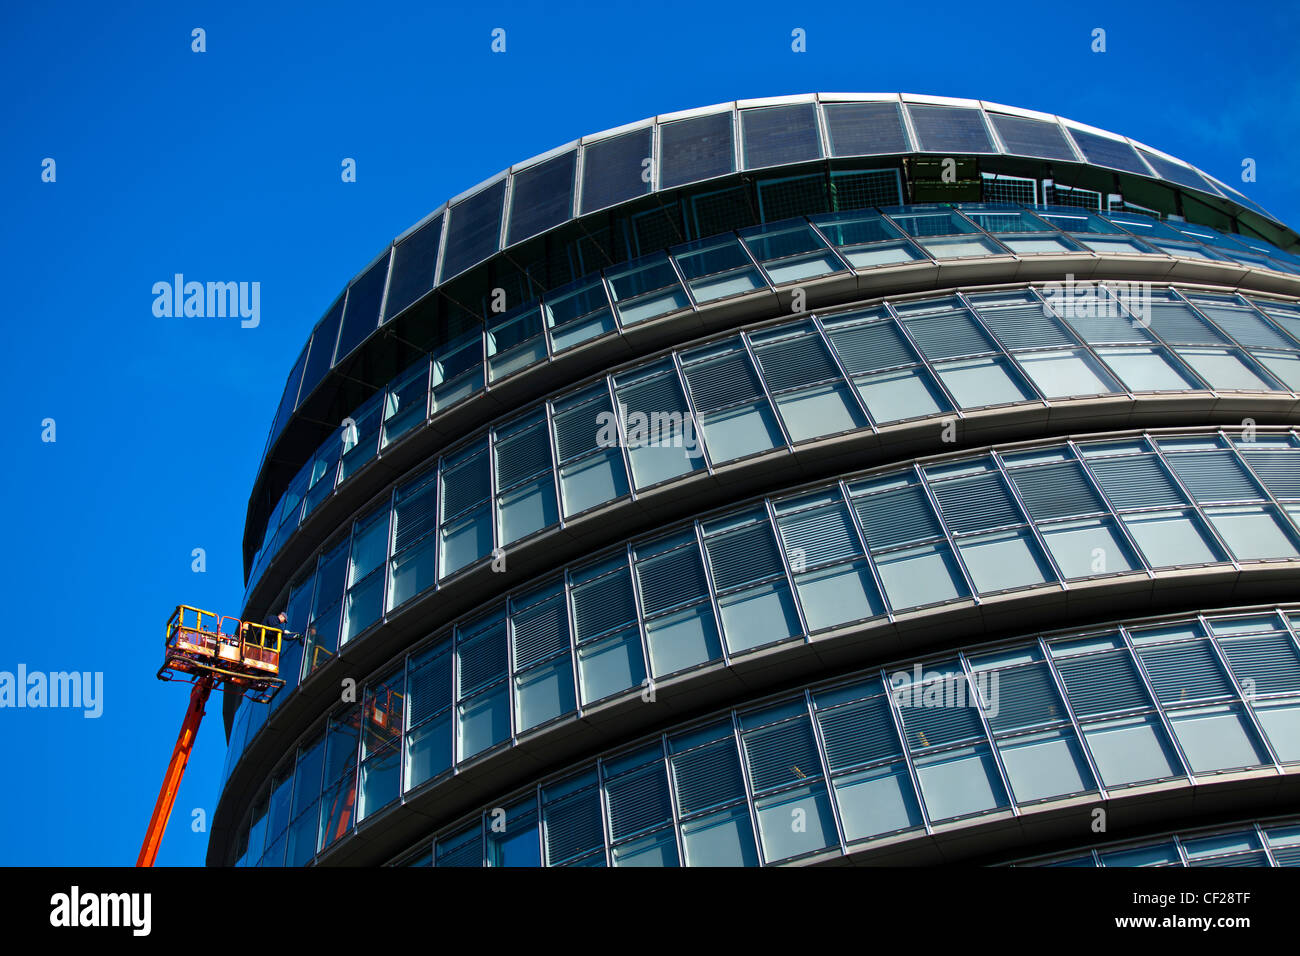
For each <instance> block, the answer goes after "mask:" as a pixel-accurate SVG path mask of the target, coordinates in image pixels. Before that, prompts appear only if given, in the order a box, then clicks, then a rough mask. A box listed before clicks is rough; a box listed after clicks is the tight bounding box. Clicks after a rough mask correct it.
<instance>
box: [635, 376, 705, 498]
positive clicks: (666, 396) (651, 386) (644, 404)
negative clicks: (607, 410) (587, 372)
mask: <svg viewBox="0 0 1300 956" xmlns="http://www.w3.org/2000/svg"><path fill="white" fill-rule="evenodd" d="M616 393H617V396H618V404H619V412H620V415H621V417H622V424H623V433H624V435H625V436H626V443H627V449H628V452H627V454H628V459H629V461H630V462H631V464H632V478H633V480H634V481H635V482H636V486H637V488H646V487H649V486H650V485H654V484H658V483H659V482H661V481H667V480H668V479H670V478H677V477H679V476H681V475H685V474H689V473H690V472H692V471H698V470H699V469H701V468H703V467H704V450H703V448H702V447H701V446H700V443H699V441H698V440H697V437H696V434H695V421H694V419H693V418H691V413H690V411H689V409H687V407H686V397H685V395H683V393H682V386H681V383H680V382H679V381H678V379H677V373H676V371H675V370H674V369H673V367H672V364H671V363H665V364H660V365H657V366H652V367H650V368H649V369H645V370H642V371H638V372H636V373H630V374H628V375H626V376H621V377H620V379H619V381H618V387H617V389H616Z"/></svg>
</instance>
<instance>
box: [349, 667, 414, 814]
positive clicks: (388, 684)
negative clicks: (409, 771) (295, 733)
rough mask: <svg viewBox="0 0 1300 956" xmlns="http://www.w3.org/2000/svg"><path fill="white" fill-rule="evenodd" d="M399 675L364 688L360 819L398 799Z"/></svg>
mask: <svg viewBox="0 0 1300 956" xmlns="http://www.w3.org/2000/svg"><path fill="white" fill-rule="evenodd" d="M402 676H403V675H402V672H401V671H400V670H397V671H394V672H393V673H391V674H389V675H388V676H386V677H385V678H383V679H382V680H380V681H378V682H377V683H374V684H371V685H369V686H367V687H366V692H365V696H364V698H363V704H362V708H361V786H360V789H359V791H358V794H357V802H358V804H359V806H358V809H357V816H358V817H359V818H361V819H364V818H365V817H367V816H369V815H370V814H372V813H374V812H375V811H376V810H378V809H380V808H381V807H384V806H386V805H387V804H389V803H390V802H392V801H393V800H396V799H397V794H398V791H399V789H400V786H399V785H400V783H401V761H400V747H401V739H402V720H403V714H402V710H403V705H404V704H405V698H404V697H403V695H402Z"/></svg>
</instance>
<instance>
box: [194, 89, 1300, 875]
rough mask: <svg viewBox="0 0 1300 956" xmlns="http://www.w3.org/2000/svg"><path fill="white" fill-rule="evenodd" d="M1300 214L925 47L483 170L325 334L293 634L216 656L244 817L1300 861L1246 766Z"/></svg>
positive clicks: (387, 847) (1275, 605)
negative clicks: (1089, 815)
mask: <svg viewBox="0 0 1300 956" xmlns="http://www.w3.org/2000/svg"><path fill="white" fill-rule="evenodd" d="M950 154H956V159H957V162H958V167H959V171H960V175H959V177H958V180H959V181H958V182H953V181H951V180H942V179H939V178H937V177H938V175H939V174H938V172H937V170H938V168H939V164H940V163H941V162H942V160H943V159H944V158H945V157H947V156H948V155H950ZM1049 162H1052V163H1057V164H1064V165H1058V166H1055V167H1049V166H1048V163H1049ZM932 170H934V172H933V176H934V177H936V178H934V179H933V181H931V179H930V178H928V177H931V176H932V172H931V171H932ZM936 198H940V199H943V200H944V201H942V202H936V201H921V200H922V199H925V200H935V199H936ZM1297 248H1300V238H1298V237H1297V236H1296V235H1295V233H1293V232H1292V231H1290V230H1289V229H1287V228H1286V227H1285V226H1282V225H1281V224H1279V223H1276V222H1273V221H1272V220H1270V219H1269V218H1268V217H1267V215H1266V214H1264V213H1263V212H1262V210H1260V209H1259V208H1258V207H1256V206H1254V205H1253V204H1252V203H1250V202H1249V200H1247V199H1246V198H1245V197H1243V196H1241V195H1239V194H1237V193H1236V192H1234V191H1233V190H1231V189H1229V188H1228V187H1227V186H1224V185H1222V184H1219V183H1218V182H1217V181H1216V180H1213V179H1212V178H1210V177H1208V176H1206V175H1205V174H1202V173H1200V172H1199V171H1197V170H1195V169H1194V168H1192V167H1190V166H1187V165H1185V164H1183V163H1181V162H1179V161H1177V160H1173V159H1171V158H1169V157H1166V156H1164V155H1163V154H1159V153H1157V152H1155V151H1153V150H1151V149H1149V148H1148V147H1145V146H1144V145H1142V144H1140V143H1135V142H1133V141H1131V140H1127V139H1125V138H1123V137H1118V136H1114V135H1112V134H1107V133H1102V132H1101V131H1098V130H1093V129H1091V128H1081V127H1079V126H1078V124H1073V123H1069V122H1068V121H1062V120H1060V119H1059V118H1058V117H1052V116H1048V115H1044V114H1034V113H1027V112H1025V111H1017V110H1012V109H1011V108H1009V107H1007V108H1004V107H997V106H994V105H990V104H982V103H975V102H970V101H959V100H941V99H936V98H926V97H911V96H876V95H862V96H848V95H845V96H836V97H823V96H808V97H789V98H783V99H780V100H772V101H746V102H743V103H738V104H731V105H729V106H724V107H720V108H711V109H705V110H697V111H692V112H690V113H686V114H679V115H673V116H666V117H662V118H660V119H657V120H653V121H646V122H644V123H640V124H634V125H632V126H629V127H624V128H621V129H619V130H617V131H614V132H612V133H611V134H608V135H598V136H595V137H588V138H586V139H584V140H582V141H580V142H578V143H576V144H570V145H568V146H565V147H563V148H562V149H558V150H555V151H553V152H551V153H548V154H546V155H544V156H542V157H539V158H538V159H536V160H534V161H531V162H529V163H524V164H520V165H518V166H515V167H512V168H511V170H509V171H507V172H506V173H502V174H500V175H498V176H496V177H494V178H492V179H491V180H488V181H487V182H485V184H484V185H483V186H482V187H481V188H478V189H475V190H472V191H470V192H468V193H466V194H464V195H463V196H461V197H459V198H458V199H456V200H455V201H453V202H451V203H450V204H448V205H447V206H446V207H444V208H442V209H439V210H437V211H436V212H435V214H434V215H433V216H431V217H430V218H428V219H427V220H425V221H424V222H422V223H421V224H420V225H419V226H418V227H416V228H414V229H413V230H411V231H410V232H409V233H408V234H406V235H405V236H403V237H402V238H401V239H399V240H398V241H396V242H395V243H393V244H391V245H390V246H389V248H388V249H387V250H386V251H385V252H384V253H383V254H382V255H381V256H379V257H378V258H377V259H375V260H374V261H373V262H372V263H370V265H368V266H367V267H366V268H365V269H363V270H362V271H361V273H359V274H358V276H357V277H356V278H355V279H354V280H353V281H352V282H350V283H349V284H348V285H347V287H346V289H345V291H344V292H343V293H342V294H341V295H340V296H339V297H338V298H337V300H336V301H335V302H334V303H333V305H332V306H331V308H330V309H329V310H328V312H327V313H326V316H325V318H324V319H322V320H321V322H320V323H319V325H318V326H317V328H316V329H315V330H314V331H313V333H312V335H311V337H310V339H309V341H308V343H307V345H306V346H305V347H304V349H303V350H302V353H301V354H300V355H299V356H298V358H297V361H296V363H295V364H294V366H293V372H292V373H291V377H290V381H289V383H287V385H286V387H285V389H284V392H283V396H282V399H281V402H280V405H279V407H278V408H277V409H276V410H275V415H274V418H273V424H272V431H271V435H270V438H269V440H268V445H267V451H266V453H265V461H264V467H263V468H262V470H261V471H260V473H259V477H258V479H257V482H256V485H255V488H254V494H253V497H252V499H251V501H250V508H249V516H248V522H247V525H246V528H245V557H246V561H247V579H246V593H245V607H244V617H246V618H250V619H262V618H265V617H268V616H269V615H271V614H274V613H276V612H278V611H280V610H281V609H283V610H284V612H285V614H286V615H287V617H288V625H287V630H288V631H289V632H291V633H292V634H295V635H299V636H300V637H299V638H298V639H295V640H292V641H290V642H289V643H287V644H286V646H285V648H284V652H283V656H282V660H281V676H282V677H283V678H284V679H285V681H286V686H285V687H284V688H283V689H282V690H281V691H280V693H278V694H277V695H276V697H275V698H274V699H273V700H272V701H271V702H270V703H269V704H268V705H253V704H250V703H247V702H242V703H241V702H237V701H235V700H234V699H231V700H227V701H226V702H225V707H224V716H225V718H226V721H227V733H228V740H229V752H228V755H227V760H226V766H225V769H224V773H223V778H222V780H223V783H222V786H223V793H222V796H221V800H220V802H219V804H218V807H217V810H216V812H215V815H214V820H213V825H212V828H211V829H212V839H211V843H210V846H209V862H210V863H212V864H215V865H238V866H285V865H290V866H300V865H313V864H314V865H332V864H339V863H361V864H382V863H393V864H403V865H407V864H411V865H416V864H418V865H434V866H493V867H496V866H508V867H534V866H547V867H550V866H768V865H786V864H809V863H817V862H823V861H832V860H836V859H841V858H844V857H851V858H852V859H853V860H854V861H858V862H867V863H872V862H900V861H901V862H915V861H918V860H923V859H926V858H927V857H926V854H927V853H929V854H930V856H929V857H928V858H929V859H931V860H933V859H934V858H935V857H934V851H935V850H936V848H938V849H939V850H940V854H941V855H942V856H943V858H945V859H949V858H951V859H952V860H963V859H964V860H966V861H968V862H981V863H990V864H1013V865H1040V864H1052V865H1093V864H1095V865H1105V866H1113V865H1144V864H1151V865H1167V864H1175V863H1182V864H1186V865H1229V864H1251V865H1286V864H1288V863H1293V862H1295V860H1294V859H1293V857H1295V853H1296V849H1297V847H1300V837H1297V835H1296V833H1295V832H1293V831H1296V829H1297V827H1296V823H1295V821H1294V820H1288V819H1270V818H1269V817H1268V814H1270V813H1277V812H1279V811H1278V810H1276V809H1273V810H1261V807H1260V806H1259V805H1258V801H1256V802H1255V804H1251V803H1250V802H1249V801H1248V800H1246V799H1245V795H1248V794H1249V793H1250V792H1254V793H1257V794H1258V793H1263V792H1264V791H1265V790H1266V789H1268V788H1276V789H1278V790H1279V792H1281V791H1282V790H1285V789H1287V788H1290V787H1292V786H1294V783H1293V778H1296V777H1300V743H1298V741H1300V605H1296V604H1293V603H1289V602H1291V601H1293V599H1294V594H1295V585H1296V583H1297V582H1298V581H1300V432H1298V431H1297V430H1296V429H1295V426H1294V422H1295V414H1296V412H1297V411H1300V256H1297V255H1296V254H1295V253H1294V251H1290V252H1289V251H1286V250H1288V249H1290V250H1296V249H1297ZM344 678H350V679H352V680H354V681H355V683H356V688H355V694H353V693H350V692H349V693H348V694H345V695H344V697H343V699H342V700H340V699H339V695H338V694H337V693H336V692H335V691H333V690H330V688H332V687H334V686H335V684H336V682H337V681H339V680H342V679H344ZM656 704H659V705H660V706H655V705H656ZM1252 788H1253V791H1252ZM1193 794H1195V795H1196V798H1197V806H1198V807H1200V806H1209V805H1210V804H1211V803H1213V805H1214V806H1215V807H1216V808H1217V809H1216V810H1215V811H1214V812H1215V813H1216V814H1217V817H1216V818H1215V819H1213V820H1210V819H1201V818H1195V817H1193V816H1191V815H1190V812H1189V814H1188V815H1186V816H1185V817H1178V818H1172V817H1171V818H1170V819H1168V820H1167V821H1164V822H1162V823H1160V824H1156V823H1153V822H1148V823H1146V824H1144V826H1145V827H1146V829H1144V830H1133V831H1129V830H1125V831H1123V832H1122V834H1119V837H1122V842H1120V839H1119V838H1111V837H1107V836H1106V835H1105V834H1096V835H1094V836H1093V837H1091V838H1088V837H1084V836H1079V835H1078V834H1075V835H1074V837H1073V838H1071V837H1070V836H1069V835H1068V834H1065V833H1064V832H1061V831H1059V828H1058V830H1057V831H1056V832H1055V833H1052V828H1053V827H1056V826H1057V823H1056V821H1059V820H1062V819H1065V816H1066V815H1068V813H1069V812H1072V811H1071V808H1074V810H1077V809H1078V807H1080V806H1084V805H1085V804H1090V803H1095V802H1105V803H1107V804H1108V805H1114V806H1124V807H1132V808H1134V809H1139V810H1142V811H1143V812H1142V813H1140V814H1138V815H1137V816H1136V817H1134V819H1142V820H1147V821H1153V820H1156V819H1158V818H1159V814H1154V813H1153V812H1151V811H1152V809H1153V808H1154V807H1155V806H1156V805H1157V804H1159V805H1160V806H1168V807H1175V806H1180V805H1186V806H1190V805H1191V800H1192V795H1193ZM1202 795H1205V796H1206V800H1205V801H1202V800H1201V796H1202ZM1161 801H1168V803H1162V802H1161ZM1180 801H1181V803H1180ZM1156 827H1159V828H1158V829H1156ZM1049 834H1050V835H1049ZM417 837H418V839H416V838H417ZM1049 851H1050V855H1045V854H1046V853H1048V852H1049ZM977 854H978V855H977Z"/></svg>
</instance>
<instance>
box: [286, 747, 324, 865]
mask: <svg viewBox="0 0 1300 956" xmlns="http://www.w3.org/2000/svg"><path fill="white" fill-rule="evenodd" d="M324 766H325V735H324V734H323V733H317V734H316V737H315V739H314V740H311V741H309V742H308V743H306V744H304V745H303V746H301V747H299V748H298V766H297V769H296V770H295V771H294V784H293V805H292V807H291V809H290V813H289V829H288V839H287V843H286V852H285V865H286V866H305V865H306V864H307V863H308V862H310V861H311V859H312V857H314V856H315V855H316V820H317V814H318V809H319V806H320V793H321V772H322V769H323V768H324Z"/></svg>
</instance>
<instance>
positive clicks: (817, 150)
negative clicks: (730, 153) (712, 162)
mask: <svg viewBox="0 0 1300 956" xmlns="http://www.w3.org/2000/svg"><path fill="white" fill-rule="evenodd" d="M740 129H741V132H742V133H743V135H744V144H745V168H746V169H757V168H759V167H761V166H779V165H782V164H785V163H804V162H808V161H810V160H814V159H820V158H821V155H822V147H821V138H820V137H819V136H818V134H817V107H816V106H814V105H813V104H812V103H800V104H798V105H794V106H771V107H766V108H764V109H754V110H743V111H741V114H740Z"/></svg>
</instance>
